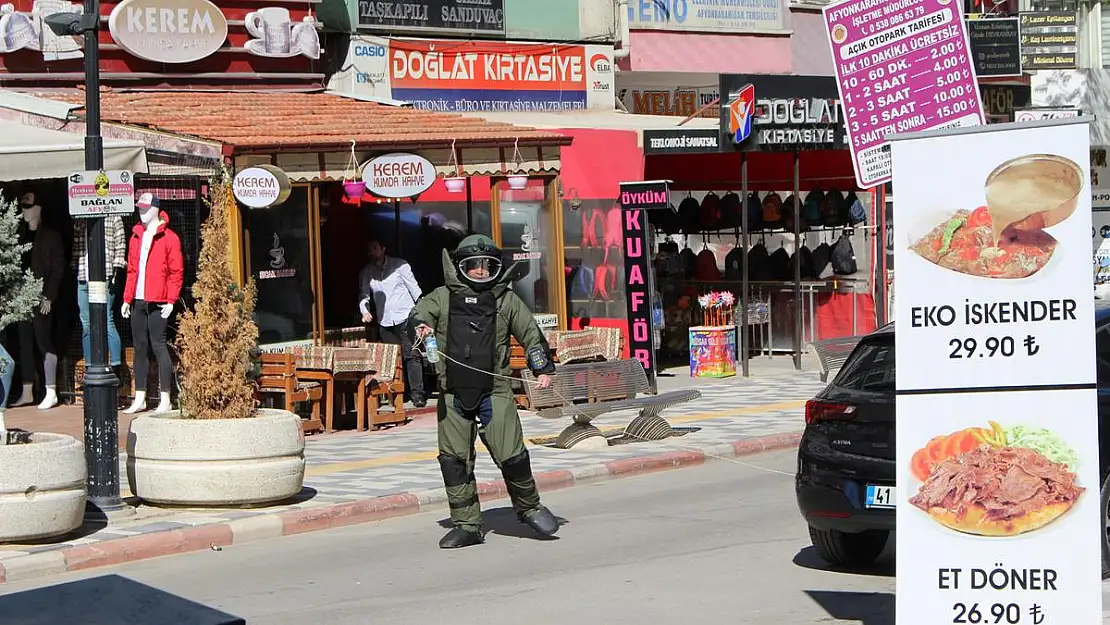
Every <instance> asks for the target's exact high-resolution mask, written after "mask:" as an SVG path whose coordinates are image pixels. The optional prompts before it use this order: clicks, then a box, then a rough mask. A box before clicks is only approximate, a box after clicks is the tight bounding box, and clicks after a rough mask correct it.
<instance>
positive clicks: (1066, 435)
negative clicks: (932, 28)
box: [891, 118, 1105, 625]
mask: <svg viewBox="0 0 1110 625" xmlns="http://www.w3.org/2000/svg"><path fill="white" fill-rule="evenodd" d="M1089 121H1090V118H1073V119H1068V120H1048V121H1043V122H1033V123H1025V124H998V125H992V126H989V127H988V126H982V127H979V128H971V129H966V128H963V129H950V130H945V131H939V132H927V133H913V134H909V135H906V136H900V137H895V138H893V139H892V141H891V156H892V162H893V166H894V169H893V174H894V180H893V184H894V187H895V188H897V189H898V199H897V206H896V210H897V211H898V219H896V220H895V222H894V240H895V245H894V250H895V252H894V253H895V259H896V260H895V263H896V265H897V267H898V271H897V274H896V277H895V280H896V281H897V287H898V297H897V298H896V300H895V303H894V306H895V319H896V320H897V325H896V326H895V333H896V334H895V337H896V343H897V346H898V349H897V351H896V354H895V367H896V370H897V372H898V376H897V379H896V382H895V391H896V404H895V406H896V414H897V423H896V428H895V432H896V439H895V444H896V449H897V453H896V463H897V464H896V478H895V479H896V483H897V487H898V488H897V495H896V508H897V513H896V514H897V521H896V522H897V527H898V532H899V535H900V536H902V537H912V538H911V539H909V540H899V541H898V543H897V600H896V622H897V623H898V625H910V624H913V625H917V624H918V623H1007V624H1019V623H1022V624H1023V623H1092V624H1093V623H1101V622H1102V588H1101V586H1102V583H1101V575H1100V572H1101V549H1100V548H1099V544H1100V541H1101V540H1102V538H1101V535H1102V532H1103V531H1105V530H1104V527H1103V520H1102V514H1101V508H1100V505H1099V503H1100V502H1099V487H1100V471H1099V449H1098V406H1097V395H1096V390H1095V348H1094V340H1093V339H1094V337H1093V333H1094V327H1095V326H1094V303H1093V298H1092V288H1091V278H1090V275H1091V273H1090V263H1091V252H1090V243H1089V239H1090V229H1091V193H1090V184H1089V175H1088V171H1087V164H1088V162H1089V160H1088V159H1089V155H1088V150H1089V136H1088V133H1089V129H1088V123H1089ZM937 163H943V164H944V165H943V176H944V183H943V184H938V183H937V179H936V178H935V177H934V176H923V175H921V172H922V171H937V169H936V164H937Z"/></svg>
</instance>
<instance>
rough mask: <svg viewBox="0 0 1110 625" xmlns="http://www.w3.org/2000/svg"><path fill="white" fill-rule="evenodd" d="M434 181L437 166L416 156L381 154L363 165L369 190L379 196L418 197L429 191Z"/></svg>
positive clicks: (364, 180) (396, 153) (394, 153)
mask: <svg viewBox="0 0 1110 625" xmlns="http://www.w3.org/2000/svg"><path fill="white" fill-rule="evenodd" d="M435 180H436V168H435V165H432V163H431V161H429V160H428V159H426V158H424V157H423V156H419V155H416V154H407V153H404V152H392V153H390V154H382V155H381V156H378V157H375V158H372V159H370V160H369V161H367V162H366V164H365V165H363V166H362V181H363V182H364V183H366V190H367V191H369V192H370V193H373V194H374V195H377V196H380V197H389V198H406V197H416V196H417V195H420V194H421V193H423V192H424V191H427V190H428V187H430V186H432V183H433V182H435Z"/></svg>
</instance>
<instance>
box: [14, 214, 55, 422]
mask: <svg viewBox="0 0 1110 625" xmlns="http://www.w3.org/2000/svg"><path fill="white" fill-rule="evenodd" d="M34 202H35V196H34V194H33V193H27V194H24V195H23V197H22V198H20V204H21V205H22V207H23V219H24V221H26V222H27V226H28V228H29V229H30V230H31V232H33V233H34V237H33V239H34V243H33V247H32V249H31V270H32V273H34V275H35V277H37V278H42V280H43V289H42V296H41V299H40V301H39V305H38V307H36V309H35V313H34V317H33V318H32V319H31V321H29V322H24V324H23V325H22V326H21V327H20V335H21V337H20V344H21V350H20V351H21V352H22V353H21V354H20V359H21V361H22V363H23V365H22V367H21V369H22V371H23V372H24V374H23V377H24V380H25V381H24V382H23V393H22V394H21V395H20V397H19V402H18V403H16V404H13V406H25V405H28V404H31V403H33V402H34V399H33V397H34V382H33V381H32V382H27V381H26V380H27V379H33V378H34V377H35V375H34V373H33V372H35V371H36V369H37V367H36V366H35V365H36V364H37V363H36V362H35V360H34V352H35V349H34V347H35V346H37V347H38V350H39V351H41V352H42V354H43V359H42V366H43V374H44V378H45V380H44V383H45V384H44V386H45V387H46V389H45V390H46V393H45V396H44V397H43V399H42V402H41V403H39V406H38V408H39V410H49V409H50V408H53V407H54V406H57V405H58V393H57V387H56V376H57V370H58V354H57V350H56V349H55V347H54V341H53V336H52V327H53V325H52V316H51V313H52V311H53V309H54V304H55V303H56V302H57V299H58V290H59V285H60V283H61V272H62V271H63V270H64V269H63V267H64V263H65V256H64V253H63V251H62V239H61V237H60V236H59V235H58V233H57V232H55V231H53V230H51V229H49V228H47V227H45V226H43V225H42V207H41V206H39V205H37V204H35V203H34Z"/></svg>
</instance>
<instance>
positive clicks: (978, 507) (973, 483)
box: [909, 421, 1086, 537]
mask: <svg viewBox="0 0 1110 625" xmlns="http://www.w3.org/2000/svg"><path fill="white" fill-rule="evenodd" d="M989 423H990V427H989V428H967V429H964V430H960V431H959V432H954V433H952V434H949V435H946V436H937V437H934V438H933V439H932V440H930V441H929V443H928V444H927V445H926V446H925V447H923V448H921V449H919V450H917V452H916V453H914V455H913V457H912V458H911V460H910V472H911V474H912V475H913V476H914V478H916V479H917V480H918V481H920V482H921V486H920V488H918V489H917V492H916V493H915V494H914V495H913V496H912V497H910V499H909V503H910V504H911V505H913V506H915V507H916V508H919V509H920V510H922V511H923V512H925V513H926V514H928V515H929V516H930V517H931V518H932V519H933V520H934V521H936V522H938V523H940V524H941V525H943V526H945V527H948V528H950V529H953V530H956V531H958V532H964V533H967V534H976V535H979V536H996V537H997V536H1016V535H1018V534H1024V533H1026V532H1031V531H1033V530H1036V529H1040V528H1042V527H1044V526H1046V525H1048V524H1049V523H1051V522H1053V521H1055V520H1056V519H1058V518H1060V517H1061V516H1063V515H1064V514H1065V513H1067V511H1068V510H1071V508H1072V507H1073V506H1074V505H1075V502H1076V501H1078V499H1079V496H1080V495H1081V494H1083V492H1084V490H1086V489H1084V488H1083V487H1082V486H1079V485H1077V484H1076V474H1075V472H1074V470H1075V467H1076V466H1077V464H1078V458H1077V457H1076V455H1075V452H1074V451H1072V449H1071V448H1070V447H1068V446H1067V445H1066V444H1065V443H1064V442H1063V441H1061V440H1060V438H1059V437H1058V436H1056V435H1055V434H1053V433H1052V432H1050V431H1049V430H1047V429H1044V428H1031V427H1028V426H1023V425H1018V426H1014V427H1011V428H1004V427H1002V426H1001V425H999V424H998V423H996V422H994V421H990V422H989Z"/></svg>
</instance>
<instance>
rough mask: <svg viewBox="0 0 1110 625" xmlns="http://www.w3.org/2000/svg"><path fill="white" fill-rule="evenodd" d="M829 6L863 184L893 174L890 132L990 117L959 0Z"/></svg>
mask: <svg viewBox="0 0 1110 625" xmlns="http://www.w3.org/2000/svg"><path fill="white" fill-rule="evenodd" d="M823 12H824V16H825V25H826V27H827V29H828V36H829V43H830V45H831V46H832V55H833V65H834V67H835V70H836V78H837V85H838V86H839V89H840V100H841V103H842V105H843V107H844V120H845V125H846V127H847V132H848V139H849V141H848V143H849V148H850V149H851V151H852V161H853V164H854V165H855V171H856V181H857V182H858V183H859V185H860V187H862V188H865V189H866V188H870V187H873V186H875V185H878V184H882V183H884V182H887V181H889V180H890V177H891V165H890V147H889V144H888V143H887V141H886V137H887V135H892V134H899V133H907V132H916V131H923V130H931V129H934V128H945V127H958V126H978V125H982V124H984V123H985V120H984V117H983V110H982V104H981V103H980V101H979V92H978V87H977V82H976V76H975V67H974V64H973V62H972V58H971V54H970V43H969V41H968V38H967V30H966V27H965V24H964V21H963V19H962V16H961V14H960V7H959V3H957V2H952V1H951V0H920V1H916V0H915V1H914V2H909V1H908V0H903V1H898V2H888V1H882V0H843V1H842V2H838V3H836V4H832V5H829V6H827V7H825V8H824V9H823Z"/></svg>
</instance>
